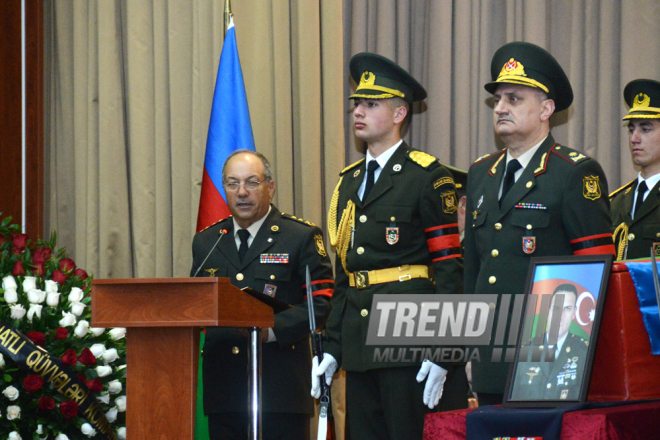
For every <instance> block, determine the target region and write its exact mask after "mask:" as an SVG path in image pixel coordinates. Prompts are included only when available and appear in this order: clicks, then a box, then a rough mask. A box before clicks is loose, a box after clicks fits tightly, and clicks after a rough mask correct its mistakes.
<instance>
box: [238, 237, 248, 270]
mask: <svg viewBox="0 0 660 440" xmlns="http://www.w3.org/2000/svg"><path fill="white" fill-rule="evenodd" d="M237 234H238V238H240V239H241V247H239V248H238V257H239V258H240V259H241V263H242V262H243V257H245V254H247V251H248V238H250V231H248V230H247V229H239V230H238V231H237Z"/></svg>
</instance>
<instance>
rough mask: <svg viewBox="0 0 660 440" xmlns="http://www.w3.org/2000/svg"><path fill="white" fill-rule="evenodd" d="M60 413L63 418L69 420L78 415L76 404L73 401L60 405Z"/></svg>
mask: <svg viewBox="0 0 660 440" xmlns="http://www.w3.org/2000/svg"><path fill="white" fill-rule="evenodd" d="M60 412H61V413H62V415H63V416H64V417H66V418H67V419H70V418H71V417H73V416H75V415H76V414H78V404H77V403H76V402H74V401H73V400H69V401H67V402H62V403H60Z"/></svg>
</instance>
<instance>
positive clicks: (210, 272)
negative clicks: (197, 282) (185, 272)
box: [204, 268, 220, 277]
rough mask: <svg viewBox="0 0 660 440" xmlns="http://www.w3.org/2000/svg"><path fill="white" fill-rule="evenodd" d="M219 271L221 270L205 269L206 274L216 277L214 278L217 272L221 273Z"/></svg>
mask: <svg viewBox="0 0 660 440" xmlns="http://www.w3.org/2000/svg"><path fill="white" fill-rule="evenodd" d="M219 270H220V268H218V269H204V272H208V273H209V277H214V276H215V273H216V272H217V271H219Z"/></svg>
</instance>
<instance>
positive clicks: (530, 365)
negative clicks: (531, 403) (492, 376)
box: [511, 284, 589, 400]
mask: <svg viewBox="0 0 660 440" xmlns="http://www.w3.org/2000/svg"><path fill="white" fill-rule="evenodd" d="M557 294H561V295H563V299H562V300H561V302H559V298H560V296H557ZM577 296H578V293H577V289H576V288H575V286H574V285H573V284H562V285H560V286H557V288H556V289H555V291H554V292H553V293H552V300H551V303H550V311H549V312H548V320H547V322H548V326H549V325H550V323H551V322H552V316H553V314H555V313H560V314H561V317H560V321H559V331H558V332H557V333H558V334H557V344H556V345H548V344H547V341H549V340H550V338H549V333H548V331H546V332H545V336H544V340H545V343H544V344H543V345H540V346H535V345H531V344H527V346H528V347H529V352H528V355H527V359H524V360H521V362H519V363H518V365H516V375H515V382H516V386H515V387H514V392H513V394H512V396H511V397H512V398H513V399H514V400H577V399H579V398H580V391H581V389H580V384H581V383H582V376H583V375H584V365H585V362H586V360H587V348H588V346H589V342H588V341H586V340H585V339H584V338H581V337H580V336H578V335H575V334H573V333H571V332H570V331H569V330H570V326H571V323H572V322H573V318H575V312H576V307H575V306H576V302H577ZM549 350H554V356H555V357H554V360H552V361H550V359H548V358H547V357H546V356H548V355H547V354H546V353H547V352H548V351H549ZM538 354H540V356H541V357H540V359H541V362H532V361H531V360H532V357H533V356H535V355H538Z"/></svg>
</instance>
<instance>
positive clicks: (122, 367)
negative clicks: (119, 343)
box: [117, 364, 126, 377]
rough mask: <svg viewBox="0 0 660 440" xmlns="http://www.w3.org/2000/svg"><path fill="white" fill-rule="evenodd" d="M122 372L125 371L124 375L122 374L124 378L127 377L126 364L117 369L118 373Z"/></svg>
mask: <svg viewBox="0 0 660 440" xmlns="http://www.w3.org/2000/svg"><path fill="white" fill-rule="evenodd" d="M121 370H124V374H122V377H126V364H124V365H120V366H118V367H117V372H119V371H121Z"/></svg>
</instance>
